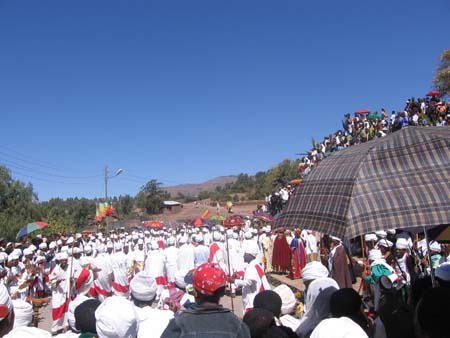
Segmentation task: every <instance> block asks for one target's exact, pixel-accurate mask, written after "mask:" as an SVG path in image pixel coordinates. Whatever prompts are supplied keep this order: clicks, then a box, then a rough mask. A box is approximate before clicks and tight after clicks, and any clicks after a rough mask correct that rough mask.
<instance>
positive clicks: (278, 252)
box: [272, 234, 291, 272]
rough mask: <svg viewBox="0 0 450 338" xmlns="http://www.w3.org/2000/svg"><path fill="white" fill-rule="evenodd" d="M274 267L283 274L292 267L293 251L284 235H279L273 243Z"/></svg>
mask: <svg viewBox="0 0 450 338" xmlns="http://www.w3.org/2000/svg"><path fill="white" fill-rule="evenodd" d="M272 266H273V267H274V268H275V269H276V270H278V271H283V272H285V271H286V270H289V269H290V267H291V249H290V248H289V244H288V242H287V240H286V236H285V235H284V234H278V235H277V237H276V238H275V241H274V242H273V255H272Z"/></svg>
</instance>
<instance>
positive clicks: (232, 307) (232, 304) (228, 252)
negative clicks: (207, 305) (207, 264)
mask: <svg viewBox="0 0 450 338" xmlns="http://www.w3.org/2000/svg"><path fill="white" fill-rule="evenodd" d="M225 240H226V242H227V256H228V259H227V261H228V275H229V276H231V268H230V247H229V246H228V236H227V232H226V231H225ZM232 291H233V288H232V286H231V281H230V301H231V311H233V313H234V303H233V294H232Z"/></svg>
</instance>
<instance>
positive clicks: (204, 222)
mask: <svg viewBox="0 0 450 338" xmlns="http://www.w3.org/2000/svg"><path fill="white" fill-rule="evenodd" d="M191 224H192V225H195V226H196V227H201V226H202V225H209V222H208V221H207V220H206V219H203V218H201V217H197V218H196V219H194V220H193V221H192V222H191Z"/></svg>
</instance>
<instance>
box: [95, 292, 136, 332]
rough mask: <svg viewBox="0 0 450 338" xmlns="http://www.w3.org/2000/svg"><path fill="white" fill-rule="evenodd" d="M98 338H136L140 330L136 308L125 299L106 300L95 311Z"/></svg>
mask: <svg viewBox="0 0 450 338" xmlns="http://www.w3.org/2000/svg"><path fill="white" fill-rule="evenodd" d="M95 329H96V331H97V337H98V338H135V337H137V333H138V330H139V322H138V317H137V314H136V307H135V306H134V304H133V303H132V302H130V301H129V300H127V299H126V298H124V297H119V296H111V297H108V298H106V299H105V300H104V301H103V302H102V303H101V304H100V305H99V307H98V308H97V310H95Z"/></svg>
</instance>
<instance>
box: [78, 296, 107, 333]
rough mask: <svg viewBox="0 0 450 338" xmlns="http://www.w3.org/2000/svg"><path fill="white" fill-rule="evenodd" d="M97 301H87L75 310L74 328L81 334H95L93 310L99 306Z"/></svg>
mask: <svg viewBox="0 0 450 338" xmlns="http://www.w3.org/2000/svg"><path fill="white" fill-rule="evenodd" d="M100 304H101V302H100V301H99V300H98V299H88V300H86V301H84V302H83V303H81V304H80V305H78V306H77V307H76V308H75V326H76V329H78V330H80V331H81V332H91V333H97V329H96V326H95V324H96V319H95V310H97V308H98V307H99V306H100Z"/></svg>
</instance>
